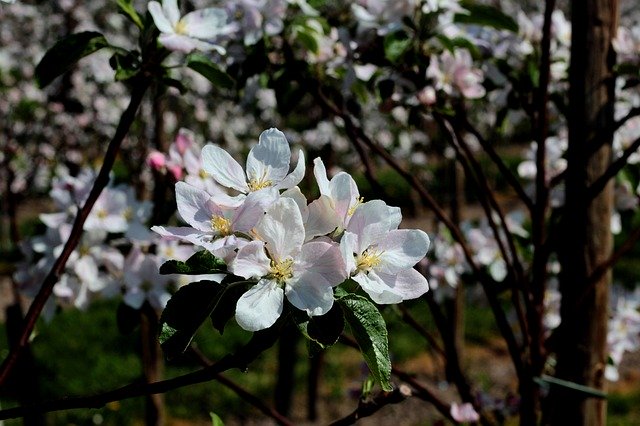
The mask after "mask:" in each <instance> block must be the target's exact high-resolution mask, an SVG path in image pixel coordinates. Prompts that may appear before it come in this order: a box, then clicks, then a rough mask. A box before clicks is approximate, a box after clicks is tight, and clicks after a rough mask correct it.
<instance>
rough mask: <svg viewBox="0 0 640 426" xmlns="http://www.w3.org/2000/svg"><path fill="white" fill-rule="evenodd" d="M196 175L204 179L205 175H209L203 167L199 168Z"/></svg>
mask: <svg viewBox="0 0 640 426" xmlns="http://www.w3.org/2000/svg"><path fill="white" fill-rule="evenodd" d="M198 176H200V179H206V178H207V176H209V173H207V172H205V171H204V170H203V169H200V171H199V172H198Z"/></svg>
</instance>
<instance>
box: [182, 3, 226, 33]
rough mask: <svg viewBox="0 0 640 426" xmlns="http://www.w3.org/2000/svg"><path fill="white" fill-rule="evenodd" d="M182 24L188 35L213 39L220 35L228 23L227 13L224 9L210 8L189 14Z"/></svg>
mask: <svg viewBox="0 0 640 426" xmlns="http://www.w3.org/2000/svg"><path fill="white" fill-rule="evenodd" d="M182 22H183V23H184V24H185V28H186V33H187V34H188V35H189V36H191V37H196V38H204V39H207V38H213V37H215V36H217V35H218V34H220V32H221V30H222V29H223V28H224V25H225V24H226V22H227V12H225V11H224V10H223V9H220V8H215V7H209V8H206V9H200V10H196V11H193V12H191V13H187V14H186V15H185V16H184V17H183V18H182Z"/></svg>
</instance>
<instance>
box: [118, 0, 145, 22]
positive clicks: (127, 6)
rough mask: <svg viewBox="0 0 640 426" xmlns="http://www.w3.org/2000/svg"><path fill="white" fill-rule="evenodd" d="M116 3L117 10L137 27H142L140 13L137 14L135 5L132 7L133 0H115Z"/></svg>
mask: <svg viewBox="0 0 640 426" xmlns="http://www.w3.org/2000/svg"><path fill="white" fill-rule="evenodd" d="M117 3H118V12H120V13H121V14H123V15H124V16H126V17H127V18H129V19H130V20H131V22H133V23H134V24H136V26H137V27H138V28H140V29H142V27H144V24H143V23H142V19H141V18H140V15H138V12H137V11H136V9H135V7H133V0H117Z"/></svg>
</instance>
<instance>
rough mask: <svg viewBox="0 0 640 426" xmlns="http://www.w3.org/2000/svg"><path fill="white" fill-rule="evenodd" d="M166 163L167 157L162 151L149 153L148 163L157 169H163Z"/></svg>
mask: <svg viewBox="0 0 640 426" xmlns="http://www.w3.org/2000/svg"><path fill="white" fill-rule="evenodd" d="M166 163H167V158H166V157H165V155H164V154H163V153H161V152H160V151H152V152H150V153H149V155H147V164H148V165H149V166H150V167H151V168H153V169H155V170H161V169H162V168H164V166H165V164H166Z"/></svg>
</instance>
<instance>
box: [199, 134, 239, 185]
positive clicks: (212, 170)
mask: <svg viewBox="0 0 640 426" xmlns="http://www.w3.org/2000/svg"><path fill="white" fill-rule="evenodd" d="M202 168H204V171H205V172H207V173H209V174H210V175H211V176H212V177H213V179H214V180H215V181H216V182H218V183H219V184H220V185H222V186H225V187H227V188H233V189H236V190H238V191H240V192H244V193H247V192H249V187H248V186H247V181H246V177H245V174H244V171H243V170H242V166H241V165H240V164H238V162H237V161H236V160H234V159H233V157H231V155H229V153H228V152H227V151H225V150H224V149H222V148H220V147H219V146H215V145H206V146H205V147H204V148H202Z"/></svg>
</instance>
